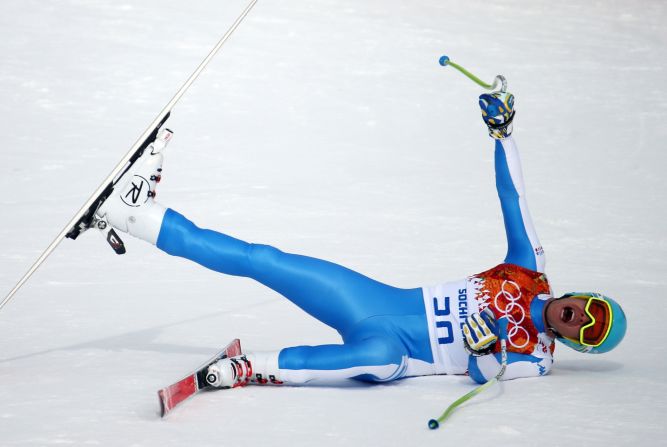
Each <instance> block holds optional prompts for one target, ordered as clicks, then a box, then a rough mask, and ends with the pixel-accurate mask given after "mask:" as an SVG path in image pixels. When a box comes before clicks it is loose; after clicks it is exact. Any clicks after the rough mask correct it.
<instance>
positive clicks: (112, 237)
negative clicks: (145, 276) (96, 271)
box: [0, 0, 257, 309]
mask: <svg viewBox="0 0 667 447" xmlns="http://www.w3.org/2000/svg"><path fill="white" fill-rule="evenodd" d="M255 3H257V0H251V1H250V3H248V5H247V6H246V8H245V9H244V10H243V12H241V14H240V15H239V16H238V17H237V18H236V21H234V23H233V24H232V25H231V26H230V27H229V29H228V30H227V32H226V33H225V34H224V35H223V36H222V37H221V38H220V40H219V41H218V43H217V44H216V45H215V46H214V47H213V49H212V50H211V51H210V53H209V54H208V55H207V56H206V57H205V58H204V60H202V62H201V63H200V64H199V66H198V67H197V68H196V69H195V71H194V72H193V73H192V74H191V75H190V77H189V78H188V79H187V80H186V81H185V82H184V83H183V85H182V86H181V88H180V89H179V90H178V91H177V92H176V94H175V95H174V97H173V98H172V99H171V100H170V101H169V102H168V103H167V105H166V106H165V107H164V108H163V109H162V111H161V112H160V113H159V114H158V115H157V117H156V118H155V119H154V120H153V122H152V123H151V124H150V125H149V126H148V128H147V129H146V130H145V131H144V132H143V133H142V134H141V136H139V138H138V139H137V141H136V142H135V143H134V144H133V145H132V147H131V148H130V150H129V151H128V152H127V154H125V156H124V157H123V158H122V159H121V160H120V162H119V163H118V164H117V165H116V167H115V168H114V169H113V170H112V171H111V173H110V174H109V175H108V176H107V178H106V179H104V181H103V182H102V184H101V185H100V186H99V187H98V188H97V190H96V191H95V192H94V193H93V194H92V195H91V196H90V198H89V199H88V200H87V201H86V202H85V203H84V204H83V206H82V207H81V209H80V210H79V211H78V212H77V213H76V214H75V215H74V217H72V219H71V220H70V221H69V222H68V223H67V225H65V228H63V230H62V231H61V232H60V234H58V236H56V238H55V239H54V240H53V242H51V244H50V245H49V246H48V247H47V248H46V249H45V250H44V251H43V252H42V254H41V255H40V256H39V258H37V260H36V261H35V263H34V264H33V265H32V267H30V269H28V271H27V272H26V273H25V274H24V275H23V277H22V278H21V279H20V280H19V281H18V283H17V284H16V285H15V286H14V288H13V289H12V290H11V291H10V292H9V293H8V294H7V296H6V297H5V298H4V299H3V300H2V302H0V309H2V308H3V307H4V306H5V305H6V304H7V303H8V302H9V300H11V299H12V297H13V296H14V295H15V294H16V292H17V291H18V290H19V289H20V288H21V286H23V284H25V283H26V281H27V280H28V279H29V278H30V276H32V274H33V273H34V272H35V271H36V270H37V269H38V268H39V266H40V265H42V263H43V262H44V261H45V260H46V258H48V257H49V255H50V254H51V253H52V252H53V250H55V249H56V247H57V246H58V245H59V244H60V242H61V241H62V240H63V239H65V237H69V238H71V239H76V238H77V236H78V235H79V234H80V233H81V232H82V231H85V230H86V229H87V228H89V227H90V225H91V223H92V222H93V220H94V216H95V211H97V207H99V205H100V204H101V203H102V202H104V200H105V199H106V198H107V197H108V196H109V194H111V191H113V185H114V184H115V183H114V182H115V181H118V180H119V179H120V177H122V175H123V173H124V172H126V171H127V169H128V168H129V166H131V165H132V163H133V162H134V160H136V158H138V157H139V156H140V155H141V153H143V149H145V148H146V147H147V146H148V145H149V144H150V143H152V142H153V140H155V136H156V135H157V132H158V131H159V129H160V128H161V126H162V125H163V124H164V122H165V121H166V120H167V118H168V117H169V114H170V113H171V110H172V108H173V107H174V106H175V105H176V103H178V101H179V100H180V99H181V97H182V96H183V95H184V94H185V92H186V91H187V90H188V89H189V88H190V86H191V85H192V83H193V82H194V81H195V80H196V79H197V77H198V76H199V74H200V73H201V72H202V71H203V70H204V68H206V66H207V65H208V64H209V62H210V61H211V60H212V59H213V57H214V56H215V55H216V54H217V53H218V51H219V50H220V48H221V47H222V45H223V44H224V43H225V42H226V41H227V40H228V39H229V37H230V36H231V35H232V33H234V31H235V30H236V28H237V27H238V26H239V25H240V24H241V22H242V21H243V19H245V17H246V16H247V15H248V13H249V12H250V10H251V9H252V8H253V6H255ZM137 154H138V155H137ZM107 240H108V242H109V244H111V246H112V247H113V248H114V250H116V253H119V254H122V253H124V250H125V248H124V246H123V245H122V241H120V238H118V235H116V234H115V232H113V233H112V232H111V231H109V233H108V236H107Z"/></svg>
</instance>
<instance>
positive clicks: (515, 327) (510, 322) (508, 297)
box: [493, 280, 530, 349]
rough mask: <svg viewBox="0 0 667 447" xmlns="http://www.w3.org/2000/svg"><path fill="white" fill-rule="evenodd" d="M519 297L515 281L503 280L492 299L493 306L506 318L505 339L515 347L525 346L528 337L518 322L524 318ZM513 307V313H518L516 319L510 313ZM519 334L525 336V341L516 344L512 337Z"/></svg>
mask: <svg viewBox="0 0 667 447" xmlns="http://www.w3.org/2000/svg"><path fill="white" fill-rule="evenodd" d="M508 289H509V290H508ZM519 299H521V288H520V287H519V285H518V284H517V283H515V282H514V281H509V280H505V281H503V284H502V286H500V292H498V293H497V294H496V296H495V298H494V299H493V305H494V306H495V308H496V309H497V310H498V312H500V313H502V314H503V316H504V317H505V318H507V341H509V343H510V345H512V346H514V347H515V348H517V349H521V348H525V347H526V346H527V345H528V342H529V338H530V335H529V334H528V331H527V330H526V329H525V328H524V327H522V326H520V324H521V323H523V320H525V319H526V310H525V309H524V308H523V306H521V304H520V303H519ZM499 301H500V304H499ZM502 304H504V306H502V307H501V305H502ZM515 308H517V311H516V312H515V313H517V314H518V315H520V317H519V319H518V320H517V319H516V318H515V316H514V315H513V314H512V312H513V311H514V309H515ZM519 334H523V335H524V336H525V341H524V342H523V343H522V344H520V345H518V344H516V343H515V342H514V340H513V338H515V337H516V336H517V335H519Z"/></svg>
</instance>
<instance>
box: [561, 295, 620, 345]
mask: <svg viewBox="0 0 667 447" xmlns="http://www.w3.org/2000/svg"><path fill="white" fill-rule="evenodd" d="M571 298H579V299H582V300H587V301H588V302H587V303H586V315H588V317H589V318H590V319H591V321H590V322H589V323H588V324H586V325H584V326H582V327H581V329H580V330H579V340H572V341H578V342H579V343H580V344H582V345H584V346H590V347H592V348H596V347H598V346H600V345H601V344H602V343H604V341H605V340H606V339H607V337H608V336H609V332H610V331H611V322H612V320H613V312H612V309H611V304H609V302H607V301H606V300H604V299H602V298H598V297H595V296H587V295H572V296H571Z"/></svg>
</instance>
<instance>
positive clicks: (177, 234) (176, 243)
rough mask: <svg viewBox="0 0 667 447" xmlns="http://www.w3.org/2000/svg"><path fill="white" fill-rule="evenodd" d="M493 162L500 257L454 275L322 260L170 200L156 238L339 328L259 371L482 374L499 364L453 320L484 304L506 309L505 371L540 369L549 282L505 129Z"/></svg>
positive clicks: (379, 376)
mask: <svg viewBox="0 0 667 447" xmlns="http://www.w3.org/2000/svg"><path fill="white" fill-rule="evenodd" d="M495 171H496V185H497V189H498V194H499V197H500V202H501V207H502V212H503V218H504V223H505V230H506V233H507V241H508V251H507V256H506V258H505V261H504V263H503V264H501V265H500V266H498V267H496V268H494V269H491V270H489V271H487V272H484V273H483V274H479V275H472V276H471V277H469V278H465V279H462V280H459V281H453V282H447V283H444V284H440V285H436V286H429V287H420V288H411V289H403V288H397V287H392V286H389V285H387V284H383V283H381V282H378V281H375V280H373V279H371V278H368V277H366V276H364V275H362V274H360V273H357V272H355V271H353V270H350V269H348V268H345V267H343V266H340V265H337V264H334V263H331V262H328V261H324V260H320V259H315V258H312V257H307V256H301V255H295V254H289V253H284V252H282V251H280V250H278V249H276V248H274V247H271V246H268V245H260V244H250V243H246V242H244V241H241V240H238V239H235V238H233V237H231V236H228V235H226V234H222V233H219V232H215V231H211V230H205V229H200V228H198V227H197V226H195V225H194V224H193V223H192V222H190V221H189V220H187V219H186V218H185V217H183V216H182V215H180V214H179V213H177V212H175V211H173V210H171V209H168V210H167V212H166V214H165V217H164V220H163V221H162V226H161V228H160V233H159V237H158V240H157V247H158V248H160V249H161V250H163V251H165V252H166V253H169V254H171V255H174V256H180V257H183V258H187V259H189V260H192V261H194V262H197V263H199V264H201V265H203V266H205V267H207V268H209V269H212V270H215V271H217V272H220V273H224V274H228V275H235V276H243V277H248V278H252V279H254V280H256V281H258V282H260V283H261V284H264V285H266V286H267V287H270V288H271V289H273V290H275V291H277V292H278V293H280V294H282V295H283V296H284V297H286V298H287V299H289V300H290V301H291V302H293V303H294V304H296V305H297V306H299V307H300V308H301V309H303V310H304V311H305V312H307V313H308V314H310V315H312V316H313V317H315V318H317V319H318V320H320V321H321V322H323V323H325V324H327V325H328V326H330V327H332V328H334V329H336V330H337V331H338V333H339V334H340V336H341V338H342V343H341V344H332V345H320V346H296V347H289V348H284V349H282V350H281V351H279V352H278V353H274V354H273V355H271V354H269V355H268V357H267V356H265V357H264V360H263V361H262V362H261V363H262V364H261V365H260V364H259V363H258V364H256V365H255V366H254V368H255V370H257V371H260V370H261V369H262V368H268V369H269V370H270V371H269V372H264V374H265V375H264V377H267V376H268V374H269V373H270V374H272V375H275V376H277V377H279V378H280V381H282V382H284V383H288V384H302V383H307V382H311V381H318V380H325V381H331V380H339V379H346V378H353V379H359V380H366V381H373V382H384V381H390V380H395V379H399V378H402V377H408V376H417V375H429V374H465V373H466V372H468V373H469V374H470V376H471V377H472V378H473V379H474V380H476V381H478V382H484V381H486V380H488V379H489V378H490V377H493V376H494V375H495V374H496V373H497V371H498V368H499V363H498V355H497V353H496V354H489V355H487V356H484V357H470V356H469V355H468V354H467V353H466V351H465V350H464V347H463V338H462V333H461V329H460V328H461V324H462V322H463V321H464V319H465V318H466V317H467V316H469V315H470V314H472V313H474V312H479V311H480V310H483V309H484V308H486V307H488V306H491V308H492V309H493V310H494V313H495V314H496V315H497V316H503V315H507V316H509V317H511V318H512V319H509V317H508V320H509V321H510V325H509V333H510V336H511V337H514V338H511V339H510V341H511V343H510V344H509V351H510V357H509V365H508V369H507V372H506V373H505V376H504V377H505V378H515V377H525V376H538V375H542V374H545V373H546V372H548V370H549V368H550V367H551V362H552V357H551V355H552V352H553V340H552V339H549V338H548V337H547V336H546V335H545V328H544V323H543V317H542V310H543V304H544V302H545V299H546V298H547V297H548V296H549V294H550V290H549V286H548V283H547V281H546V277H545V276H544V274H543V271H544V251H543V250H542V248H541V247H540V244H539V241H538V239H537V235H536V233H535V230H534V227H533V223H532V220H531V217H530V214H529V212H528V207H527V204H526V199H525V194H524V186H523V178H522V173H521V165H520V161H519V155H518V151H517V148H516V145H515V143H514V140H513V138H512V137H509V138H506V139H504V140H497V141H496V146H495ZM496 351H497V350H496ZM267 359H268V360H267Z"/></svg>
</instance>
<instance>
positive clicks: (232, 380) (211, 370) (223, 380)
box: [206, 355, 252, 388]
mask: <svg viewBox="0 0 667 447" xmlns="http://www.w3.org/2000/svg"><path fill="white" fill-rule="evenodd" d="M251 377H252V363H250V360H248V358H247V357H246V356H245V355H237V356H235V357H228V358H224V359H221V360H218V361H217V362H215V363H214V364H212V365H211V366H209V367H208V370H207V371H206V383H207V384H208V385H210V386H213V387H216V388H236V387H238V386H245V385H247V384H248V383H250V378H251Z"/></svg>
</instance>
